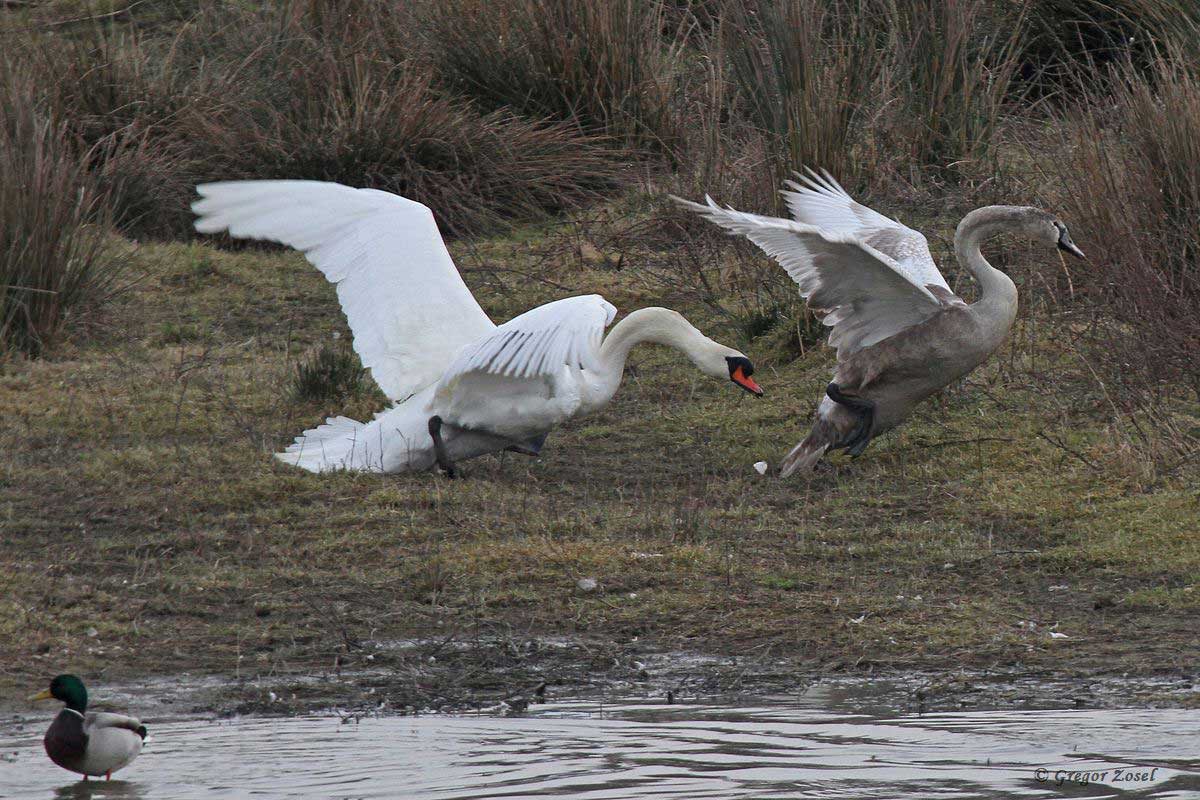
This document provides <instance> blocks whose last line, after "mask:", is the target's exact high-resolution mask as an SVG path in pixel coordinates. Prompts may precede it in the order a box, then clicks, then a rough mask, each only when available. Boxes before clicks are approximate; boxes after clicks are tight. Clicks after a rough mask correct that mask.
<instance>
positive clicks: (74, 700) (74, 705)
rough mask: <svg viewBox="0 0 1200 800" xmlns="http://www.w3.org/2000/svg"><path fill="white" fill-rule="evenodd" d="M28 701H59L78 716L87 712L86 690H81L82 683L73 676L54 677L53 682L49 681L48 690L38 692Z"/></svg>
mask: <svg viewBox="0 0 1200 800" xmlns="http://www.w3.org/2000/svg"><path fill="white" fill-rule="evenodd" d="M29 699H30V700H33V701H38V700H61V701H63V702H64V703H66V704H67V708H69V709H71V710H73V711H78V712H79V713H80V714H82V713H83V712H85V711H87V689H85V688H83V681H81V680H79V678H77V677H75V676H74V675H56V676H55V677H54V680H52V681H50V688H49V689H46V690H44V691H41V692H38V693H37V694H35V695H34V696H33V697H31V698H29Z"/></svg>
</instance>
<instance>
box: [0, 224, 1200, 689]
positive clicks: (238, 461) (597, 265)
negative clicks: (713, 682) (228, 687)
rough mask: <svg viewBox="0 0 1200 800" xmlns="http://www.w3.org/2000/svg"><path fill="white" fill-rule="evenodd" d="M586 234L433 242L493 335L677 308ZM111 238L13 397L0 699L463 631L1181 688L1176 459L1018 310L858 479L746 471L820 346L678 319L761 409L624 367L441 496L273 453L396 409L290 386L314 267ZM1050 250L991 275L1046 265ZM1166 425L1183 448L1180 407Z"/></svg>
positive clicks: (679, 370) (714, 387)
mask: <svg viewBox="0 0 1200 800" xmlns="http://www.w3.org/2000/svg"><path fill="white" fill-rule="evenodd" d="M578 231H579V229H578V228H574V227H571V226H569V225H568V226H564V227H562V228H536V229H526V230H522V231H520V232H518V233H517V234H516V235H514V236H512V237H508V238H500V239H492V240H476V241H472V242H461V243H459V244H457V245H455V246H454V248H453V249H454V251H455V255H456V258H457V259H458V260H459V263H460V266H462V267H463V268H464V269H465V270H466V272H467V275H466V277H467V281H468V283H469V284H471V286H472V288H473V289H474V290H475V291H476V292H477V294H478V296H479V297H480V298H481V300H482V302H483V304H484V306H485V309H486V310H487V311H488V312H489V313H490V314H492V315H493V316H494V317H495V318H498V319H502V318H507V317H508V316H510V315H512V314H514V313H516V312H518V311H519V310H522V309H524V308H526V307H528V306H529V305H531V304H534V303H538V302H543V301H547V300H550V299H553V298H556V297H560V296H564V295H566V294H569V293H574V292H585V291H601V292H604V293H605V294H606V295H607V296H608V297H609V298H610V299H611V300H612V301H613V302H614V303H615V304H616V305H617V306H618V307H619V308H621V309H622V310H623V311H629V310H632V309H633V308H635V307H638V306H641V305H647V304H653V303H656V302H660V301H661V300H662V299H663V298H664V295H666V294H668V292H667V291H666V290H664V289H662V288H657V287H661V284H658V283H655V282H654V281H652V280H650V279H649V278H648V277H647V275H648V273H644V272H642V271H641V270H639V269H638V268H637V267H636V266H631V265H628V264H626V265H624V266H623V267H622V268H621V269H619V270H618V269H616V268H614V267H613V266H612V263H613V262H614V261H616V260H617V259H615V258H614V259H608V258H605V256H606V255H608V254H607V253H605V252H604V251H603V250H602V249H598V248H597V247H596V246H595V245H591V244H589V245H587V246H583V247H581V246H580V240H579V237H578ZM111 247H112V248H113V254H114V255H117V256H118V257H119V258H120V259H121V260H122V261H123V262H124V263H125V264H126V267H127V269H128V270H130V271H131V274H134V275H137V276H140V278H139V280H138V281H137V283H136V285H135V288H134V289H133V290H132V291H130V292H129V293H127V294H125V295H124V296H122V297H121V298H120V299H119V300H117V301H115V304H114V305H111V306H109V308H108V311H107V312H106V313H105V314H104V315H102V316H101V318H99V319H97V320H95V321H94V323H93V326H92V327H91V328H90V329H89V330H88V331H87V335H86V336H83V335H80V336H78V337H76V338H75V339H73V340H69V341H67V342H65V343H64V344H63V345H62V347H61V349H60V350H59V351H58V352H57V353H56V354H55V356H54V357H52V358H49V357H48V358H42V359H39V360H28V361H20V360H17V361H11V362H9V363H8V364H7V365H6V367H5V369H4V371H3V375H2V377H0V408H3V409H4V416H5V420H6V422H5V425H4V426H3V428H0V447H2V448H3V451H4V453H5V459H4V463H3V466H2V467H0V640H2V641H4V642H5V647H4V648H3V652H2V654H0V675H2V676H3V677H2V680H3V682H4V683H5V684H14V685H15V684H21V685H34V684H36V683H37V681H38V680H39V679H40V676H44V675H45V674H47V673H52V672H57V671H61V670H63V669H68V668H69V669H72V670H74V671H77V672H80V673H83V674H88V675H91V676H97V677H101V676H102V677H103V678H104V679H106V680H108V679H116V678H118V677H122V676H132V675H145V674H159V673H172V672H176V671H180V670H189V671H192V672H197V671H198V672H215V673H218V674H222V675H234V674H237V675H242V676H245V675H248V674H255V675H265V674H273V675H280V674H288V673H293V672H297V671H300V672H303V671H307V670H312V669H322V668H325V667H327V666H328V665H329V664H332V663H334V662H335V660H336V661H337V662H338V663H340V664H342V665H343V666H345V667H347V668H351V667H354V666H366V663H367V662H366V661H364V659H365V658H366V656H367V655H368V654H369V652H370V651H369V650H364V649H363V648H362V647H361V645H362V643H364V642H369V641H383V640H391V639H399V638H406V637H413V636H417V637H420V636H433V637H439V638H440V637H446V636H449V635H456V636H459V637H471V636H478V635H480V634H482V633H492V634H500V635H506V636H515V637H522V636H527V635H548V634H553V635H585V636H597V637H600V638H602V639H603V640H605V641H610V642H623V641H630V640H632V639H633V637H641V640H642V641H650V642H657V643H660V644H662V645H664V646H684V647H689V648H693V649H703V650H709V651H714V652H725V653H740V654H751V653H756V654H775V655H786V656H789V657H794V658H799V659H801V663H802V664H804V665H806V666H807V667H809V668H811V669H813V670H817V671H829V670H836V669H858V670H862V669H869V668H880V667H898V668H905V667H930V668H954V667H959V666H967V667H982V668H988V667H1008V668H1011V667H1014V666H1018V665H1025V666H1028V667H1030V668H1032V669H1049V670H1056V671H1063V670H1066V671H1071V670H1093V669H1099V670H1103V671H1112V672H1125V671H1132V672H1137V673H1154V672H1157V671H1160V670H1168V671H1173V670H1185V669H1188V668H1191V667H1192V666H1194V655H1195V653H1194V646H1195V642H1196V641H1197V637H1198V636H1200V615H1198V614H1197V613H1196V612H1197V606H1198V605H1200V588H1197V584H1198V583H1200V580H1198V575H1200V544H1198V538H1197V536H1196V522H1197V516H1198V515H1197V504H1198V502H1200V498H1198V495H1197V490H1196V488H1195V485H1196V484H1195V473H1194V470H1192V468H1191V466H1190V465H1188V464H1182V465H1178V466H1177V468H1175V469H1172V470H1157V471H1155V470H1149V469H1147V468H1146V467H1145V466H1144V465H1143V463H1142V457H1141V456H1142V454H1140V453H1138V452H1137V451H1136V449H1135V447H1134V445H1133V443H1132V440H1131V439H1130V438H1129V437H1127V436H1125V435H1123V434H1122V433H1121V432H1120V431H1119V430H1118V429H1116V428H1114V427H1113V426H1112V424H1111V422H1110V421H1109V417H1108V415H1107V410H1106V408H1105V406H1104V402H1105V400H1104V397H1103V395H1100V394H1095V391H1096V390H1095V389H1093V388H1092V386H1093V384H1091V383H1088V382H1087V381H1085V380H1083V378H1082V377H1081V375H1082V374H1083V373H1082V370H1081V369H1080V368H1079V366H1078V365H1077V364H1075V363H1074V362H1073V361H1072V359H1073V356H1072V354H1071V352H1070V350H1069V348H1067V347H1066V346H1065V345H1064V344H1063V343H1064V342H1065V341H1068V340H1069V336H1068V335H1067V334H1069V324H1070V323H1069V321H1062V320H1059V321H1055V319H1054V318H1051V317H1048V316H1046V315H1045V314H1034V315H1033V316H1031V317H1030V318H1028V319H1023V320H1022V321H1020V322H1019V323H1018V327H1017V329H1016V331H1015V332H1014V336H1013V339H1012V342H1011V343H1010V344H1009V345H1008V346H1007V348H1006V349H1005V350H1004V351H1003V352H1002V353H1001V354H1000V355H999V356H998V357H997V358H995V359H994V360H993V361H992V362H990V363H989V364H988V365H987V366H985V367H984V368H982V369H981V370H980V371H978V372H977V373H975V374H974V375H972V376H971V378H970V379H969V380H968V381H967V382H966V384H965V385H963V386H962V387H960V388H956V389H954V390H952V391H950V392H948V393H947V394H946V395H944V396H943V397H942V398H940V399H937V400H935V401H934V402H931V403H929V404H927V405H926V406H924V407H923V408H922V409H921V410H920V412H919V413H918V415H917V418H916V419H915V420H914V421H913V422H912V423H911V424H910V425H908V426H907V427H905V428H903V429H902V430H900V431H898V432H895V433H893V434H890V435H888V436H887V437H885V438H884V439H882V440H881V441H879V442H877V443H875V444H874V445H873V446H872V448H871V449H870V450H869V451H868V452H867V454H866V455H865V456H864V457H863V458H861V459H859V460H858V461H855V462H847V461H838V462H837V463H836V464H835V466H834V467H832V468H831V469H828V470H826V471H822V472H820V473H818V474H817V475H816V476H815V477H814V478H813V479H812V480H810V481H807V482H806V481H803V480H792V481H786V482H785V481H779V480H776V479H773V478H771V477H761V476H759V475H758V474H757V473H756V472H755V471H754V470H753V469H752V468H751V464H752V463H753V462H755V461H758V460H760V459H765V460H768V461H770V462H772V463H773V462H775V461H776V460H777V459H778V458H779V457H780V456H781V455H782V454H783V453H784V452H786V450H787V448H789V447H790V446H791V445H792V444H793V443H794V442H795V441H796V440H797V439H798V438H799V437H800V436H801V435H802V431H803V429H804V426H805V423H806V421H807V419H808V416H809V414H810V413H811V411H812V408H813V406H814V404H815V402H816V400H817V399H818V398H819V396H820V392H821V388H822V387H823V386H824V384H825V381H826V380H827V375H828V371H829V368H830V354H829V352H828V351H827V350H826V349H824V348H815V349H810V350H809V351H808V352H807V353H806V354H805V355H803V356H801V357H799V358H795V357H794V355H793V354H792V353H790V352H787V353H785V352H783V350H782V349H781V348H779V347H777V346H776V345H775V344H774V343H773V342H772V341H771V340H770V338H769V337H768V338H765V339H759V340H757V341H755V342H745V341H741V340H740V334H739V333H738V331H737V329H736V327H735V326H734V325H733V324H732V323H731V322H729V321H725V320H721V319H719V318H717V317H716V316H714V315H713V314H712V313H711V311H710V310H709V309H708V308H707V307H705V306H703V305H699V304H690V305H688V304H683V305H680V304H681V303H683V300H681V299H680V297H682V295H680V297H671V298H670V299H671V300H672V302H673V304H675V305H680V307H681V310H682V311H684V312H685V313H686V314H688V315H689V316H691V317H692V318H693V319H694V320H695V321H696V322H697V323H698V324H700V326H701V327H702V328H705V329H706V330H707V331H708V332H710V333H712V334H713V335H714V336H716V337H717V338H722V339H724V340H726V341H729V342H730V343H732V344H737V345H738V346H742V347H745V348H746V350H747V352H748V353H750V354H751V355H752V357H754V358H755V359H756V361H757V362H758V365H759V374H760V376H761V382H762V384H763V386H764V387H765V388H766V391H767V398H765V399H764V400H761V401H756V400H755V399H754V398H751V397H749V396H746V395H743V394H741V393H738V392H736V391H735V390H734V389H733V388H731V387H729V386H727V385H724V384H722V383H719V382H716V381H712V380H710V379H707V378H704V377H703V376H700V375H698V374H697V373H696V372H695V371H694V370H692V369H691V368H690V366H688V365H681V364H680V363H679V362H678V359H677V358H675V357H674V355H673V354H672V353H669V352H667V351H662V350H658V349H654V348H643V349H640V350H638V351H635V353H634V357H633V359H632V361H631V368H630V369H629V371H628V373H627V376H626V381H625V385H624V386H623V388H622V390H621V391H620V392H619V393H618V395H617V399H616V401H615V402H614V403H613V404H612V406H610V407H609V408H607V409H606V410H604V411H603V412H602V413H600V414H598V415H597V416H595V417H592V418H589V419H585V420H579V421H577V422H575V423H573V424H571V425H569V426H567V427H566V428H565V429H563V430H561V431H558V432H556V433H555V434H553V435H552V436H551V439H550V442H549V446H548V447H547V449H546V450H545V451H544V454H543V456H542V457H541V458H540V459H536V460H533V459H528V458H526V457H524V456H518V455H515V454H506V455H503V456H500V457H487V458H483V459H479V460H477V461H474V462H470V463H469V464H467V465H466V469H467V473H468V476H467V478H466V479H465V480H461V481H454V482H451V481H447V480H445V479H442V478H439V477H437V476H435V475H432V474H420V475H404V476H369V475H348V474H338V475H329V476H323V477H318V476H313V475H309V474H307V473H303V472H300V471H297V470H294V469H291V468H288V467H285V466H282V465H279V464H277V463H275V462H274V461H273V459H272V458H271V457H270V455H269V454H270V453H271V452H272V451H274V450H275V449H278V448H279V447H280V446H281V445H282V444H284V443H286V442H287V441H289V440H290V437H291V436H293V435H295V433H297V432H298V431H300V430H302V429H304V428H305V427H309V426H311V425H312V424H314V423H315V422H317V421H318V420H319V419H320V418H322V417H323V416H324V415H326V414H330V413H346V414H348V415H350V416H357V417H359V418H362V417H365V416H367V415H369V414H370V413H371V412H373V411H374V410H377V409H378V408H380V407H382V399H381V398H380V397H379V396H377V395H374V394H371V393H364V394H360V395H358V396H352V397H349V398H346V399H343V400H337V401H324V402H318V401H304V400H300V399H298V398H297V396H296V394H295V393H294V391H293V387H294V383H295V378H294V375H295V370H296V365H297V363H298V362H301V361H303V360H305V358H306V357H308V356H310V355H311V354H312V353H313V352H315V351H317V350H318V349H319V348H320V347H321V346H323V345H325V346H328V345H332V346H334V347H339V346H341V345H342V344H344V343H345V342H346V340H347V333H346V330H345V327H344V323H343V320H342V318H341V315H340V312H339V310H338V306H337V302H336V298H335V297H334V293H333V291H332V289H331V288H330V287H329V286H327V285H325V284H324V282H323V280H322V279H321V278H320V276H319V275H318V274H317V273H316V271H315V270H313V269H311V268H310V267H308V265H307V264H305V263H304V261H303V259H302V258H300V257H299V256H298V255H296V254H293V253H276V252H263V251H243V252H236V253H231V252H224V251H220V250H217V249H215V248H213V247H211V246H209V245H207V244H142V245H134V244H132V243H130V242H127V241H122V240H114V241H113V243H112V245H111ZM580 253H582V254H583V255H584V257H579V255H580ZM1051 258H1052V257H1051ZM1051 258H1047V257H1046V256H1044V255H1041V254H1038V255H1035V256H1025V255H1022V256H1020V257H1019V258H1011V259H1009V261H1010V266H1011V268H1012V269H1013V270H1014V272H1016V273H1019V274H1022V275H1025V276H1032V275H1035V274H1037V273H1039V272H1043V271H1045V272H1049V271H1053V270H1056V269H1058V265H1057V264H1056V263H1055V262H1054V261H1053V260H1051ZM339 332H340V335H341V338H339V339H337V340H334V339H333V336H334V335H335V333H339ZM1177 411H1178V413H1179V415H1180V416H1179V418H1180V419H1181V420H1187V419H1191V420H1193V422H1192V424H1194V419H1195V413H1196V409H1195V407H1190V408H1189V407H1187V406H1186V405H1183V406H1180V407H1178V408H1177ZM581 578H593V579H595V580H596V581H597V583H598V588H597V589H596V590H594V591H590V592H585V591H583V590H581V589H580V588H578V586H577V581H578V580H579V579H581ZM1051 631H1053V632H1055V633H1062V634H1065V635H1066V637H1067V638H1055V637H1052V636H1051Z"/></svg>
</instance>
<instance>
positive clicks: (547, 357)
mask: <svg viewBox="0 0 1200 800" xmlns="http://www.w3.org/2000/svg"><path fill="white" fill-rule="evenodd" d="M616 314H617V309H616V308H614V307H613V305H612V304H611V303H609V302H608V301H607V300H605V299H604V298H603V297H601V296H600V295H598V294H589V295H582V296H579V297H566V298H563V299H562V300H555V301H554V302H552V303H546V304H545V305H542V306H538V307H537V308H534V309H532V310H530V311H526V312H525V313H524V314H521V315H520V316H518V317H513V318H512V319H510V320H509V321H508V322H506V323H504V324H503V325H501V326H499V327H498V328H496V329H495V330H494V331H493V332H492V334H491V335H490V336H487V337H486V338H484V339H482V340H480V341H477V342H475V343H473V344H471V345H469V346H467V347H465V348H463V350H462V351H461V352H460V353H459V354H458V356H457V357H456V358H455V359H454V362H453V363H452V364H451V365H450V368H449V369H447V370H446V375H445V377H444V378H443V379H442V380H443V383H445V382H448V381H451V380H453V379H454V378H455V377H457V376H459V375H462V374H464V373H467V372H490V373H493V374H496V375H507V376H511V377H517V378H531V377H534V376H538V375H555V374H557V373H558V372H559V371H560V370H561V369H562V368H563V366H570V367H579V368H583V369H592V370H594V369H597V368H598V366H599V365H598V363H597V358H598V356H599V351H600V340H601V338H602V337H603V335H604V329H605V328H606V327H608V325H609V323H611V322H612V321H613V318H614V317H615V316H616Z"/></svg>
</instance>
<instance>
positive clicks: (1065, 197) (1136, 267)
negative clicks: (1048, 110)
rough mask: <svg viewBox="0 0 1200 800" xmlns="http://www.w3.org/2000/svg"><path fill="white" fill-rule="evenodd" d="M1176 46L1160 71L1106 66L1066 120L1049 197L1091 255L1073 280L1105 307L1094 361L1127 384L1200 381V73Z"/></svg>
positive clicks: (1198, 385) (1168, 387)
mask: <svg viewBox="0 0 1200 800" xmlns="http://www.w3.org/2000/svg"><path fill="white" fill-rule="evenodd" d="M1184 64H1185V62H1184V61H1183V60H1182V57H1181V56H1180V55H1175V56H1168V54H1164V55H1163V56H1161V57H1160V58H1159V59H1158V60H1157V61H1156V62H1155V63H1154V65H1153V72H1152V74H1151V75H1149V76H1142V75H1140V74H1138V73H1137V72H1134V71H1132V70H1126V71H1123V72H1122V73H1120V74H1117V73H1113V74H1110V75H1108V76H1105V78H1106V79H1105V81H1104V84H1105V85H1104V88H1102V89H1093V90H1091V91H1085V93H1084V94H1083V95H1082V96H1081V98H1080V102H1079V103H1077V104H1076V105H1073V106H1072V107H1071V108H1070V109H1068V110H1067V111H1064V112H1063V113H1061V114H1060V115H1059V116H1058V118H1057V120H1056V122H1057V125H1058V130H1059V131H1060V132H1061V133H1060V135H1061V140H1060V146H1061V150H1060V152H1059V154H1058V155H1057V156H1056V157H1055V158H1051V159H1046V160H1045V161H1044V162H1043V166H1044V168H1045V170H1046V172H1047V173H1048V175H1049V178H1050V180H1049V182H1048V184H1047V189H1048V191H1047V194H1048V196H1049V201H1050V202H1051V203H1053V204H1055V205H1056V206H1057V207H1058V208H1060V209H1061V211H1062V213H1063V215H1064V216H1065V217H1066V218H1067V219H1070V220H1071V222H1072V224H1073V225H1075V226H1077V228H1078V229H1079V230H1080V233H1081V236H1080V240H1081V241H1084V242H1087V243H1088V244H1086V245H1084V246H1085V247H1086V248H1087V252H1088V255H1089V258H1090V259H1091V263H1090V264H1089V265H1088V267H1087V268H1086V269H1082V270H1076V272H1075V274H1074V278H1075V279H1074V282H1073V286H1071V287H1066V286H1063V285H1061V284H1058V287H1057V288H1058V289H1059V291H1060V292H1061V293H1062V295H1063V296H1062V298H1061V299H1062V300H1063V302H1064V303H1068V304H1069V303H1072V302H1073V301H1077V300H1078V299H1080V298H1072V297H1071V296H1070V291H1071V290H1072V289H1073V290H1074V291H1075V292H1078V293H1080V294H1081V295H1082V296H1083V297H1085V298H1086V299H1087V300H1089V301H1090V302H1091V304H1092V307H1093V308H1095V309H1097V314H1098V316H1097V320H1096V323H1095V324H1094V325H1093V326H1091V327H1090V328H1088V329H1087V331H1086V334H1087V338H1088V341H1089V342H1090V345H1091V346H1090V347H1089V349H1088V359H1089V360H1090V361H1091V362H1093V363H1094V364H1095V365H1096V366H1097V368H1098V369H1100V370H1101V371H1103V372H1104V373H1105V374H1106V377H1108V378H1109V379H1110V380H1111V381H1112V382H1113V383H1114V384H1115V385H1116V386H1118V387H1119V386H1122V385H1124V386H1127V387H1128V386H1136V387H1141V388H1143V389H1148V390H1150V391H1151V392H1152V393H1155V394H1166V395H1168V396H1170V395H1175V396H1178V393H1179V392H1180V391H1181V390H1183V391H1189V390H1190V392H1193V393H1194V392H1197V391H1200V368H1198V367H1197V364H1198V362H1197V359H1196V353H1197V352H1198V351H1200V266H1198V263H1200V262H1198V259H1200V229H1198V228H1197V220H1200V79H1198V78H1197V76H1196V75H1195V74H1194V73H1192V72H1191V71H1190V70H1189V69H1187V68H1186V67H1185V66H1184Z"/></svg>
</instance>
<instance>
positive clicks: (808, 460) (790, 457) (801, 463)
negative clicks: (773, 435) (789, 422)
mask: <svg viewBox="0 0 1200 800" xmlns="http://www.w3.org/2000/svg"><path fill="white" fill-rule="evenodd" d="M817 434H818V432H817V431H816V430H814V431H813V432H812V433H810V434H809V435H808V436H806V437H805V438H804V441H802V442H800V444H798V445H796V446H795V447H793V448H792V451H791V452H790V453H788V454H787V455H786V456H784V458H783V461H781V462H779V477H781V478H786V477H788V476H789V475H791V474H792V473H793V472H796V471H797V470H804V471H805V472H808V471H811V470H812V468H813V467H815V466H816V465H817V462H818V461H820V460H821V457H822V456H824V455H825V451H827V450H828V449H829V442H826V441H817V438H818V436H817Z"/></svg>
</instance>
